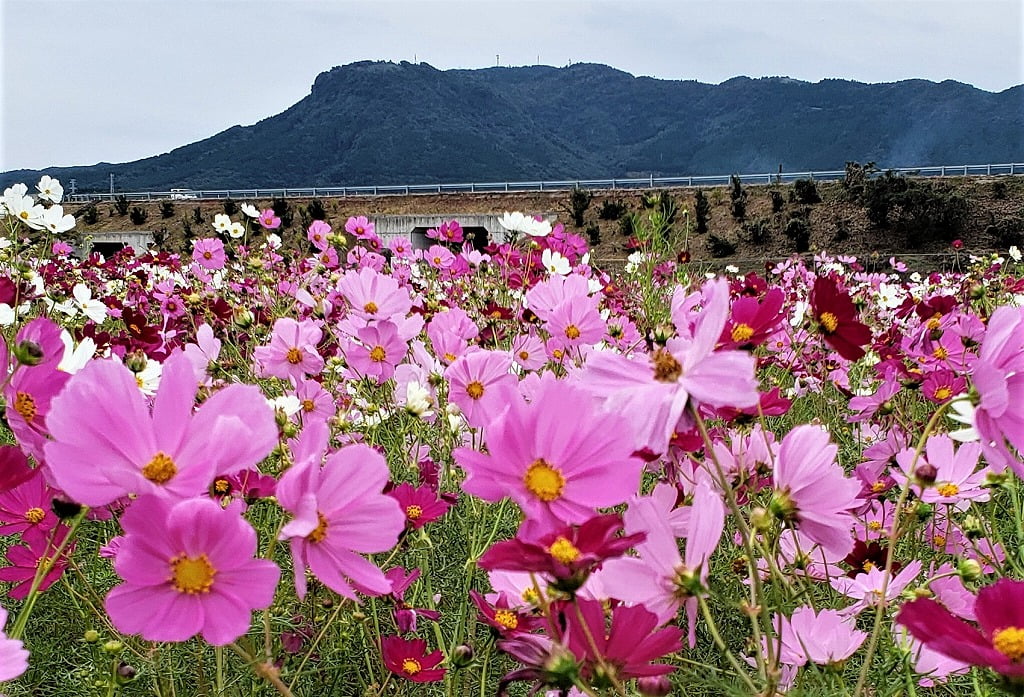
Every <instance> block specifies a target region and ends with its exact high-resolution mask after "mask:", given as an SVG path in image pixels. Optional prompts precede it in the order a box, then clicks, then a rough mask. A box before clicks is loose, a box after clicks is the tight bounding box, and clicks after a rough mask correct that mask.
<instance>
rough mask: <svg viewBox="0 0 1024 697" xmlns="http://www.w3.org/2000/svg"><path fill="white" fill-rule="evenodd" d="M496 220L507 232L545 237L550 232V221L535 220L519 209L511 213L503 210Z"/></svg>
mask: <svg viewBox="0 0 1024 697" xmlns="http://www.w3.org/2000/svg"><path fill="white" fill-rule="evenodd" d="M498 222H499V223H500V224H501V226H502V227H503V228H505V229H506V230H508V231H509V232H523V233H526V234H527V235H529V236H530V237H546V236H547V235H549V234H550V233H551V223H549V222H548V221H546V220H536V219H534V218H533V217H531V216H528V215H523V214H522V213H520V212H519V211H513V212H511V213H509V212H508V211H505V214H504V215H503V216H501V218H500V219H499V220H498Z"/></svg>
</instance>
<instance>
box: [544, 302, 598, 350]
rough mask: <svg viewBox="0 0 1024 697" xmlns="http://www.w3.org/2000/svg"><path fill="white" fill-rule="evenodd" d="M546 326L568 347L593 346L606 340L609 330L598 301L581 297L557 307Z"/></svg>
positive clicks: (549, 316)
mask: <svg viewBox="0 0 1024 697" xmlns="http://www.w3.org/2000/svg"><path fill="white" fill-rule="evenodd" d="M546 326H547V330H548V331H549V332H550V333H551V335H552V336H557V337H558V338H559V340H560V341H562V342H563V343H564V346H566V347H570V346H571V347H575V346H582V345H586V346H593V345H594V344H596V343H598V342H599V341H601V339H603V338H604V334H605V330H606V329H607V327H606V325H605V323H604V320H603V319H601V313H599V312H598V311H597V299H596V298H590V297H587V296H580V295H577V296H574V297H572V298H569V299H568V300H566V301H565V302H563V303H561V304H559V305H558V306H557V307H555V308H554V309H553V310H552V311H551V314H549V315H548V320H547V325H546Z"/></svg>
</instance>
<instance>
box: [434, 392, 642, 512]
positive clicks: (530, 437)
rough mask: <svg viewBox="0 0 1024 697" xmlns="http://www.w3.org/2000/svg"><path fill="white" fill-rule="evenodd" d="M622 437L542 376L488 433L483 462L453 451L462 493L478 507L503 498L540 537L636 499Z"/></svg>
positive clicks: (635, 477) (580, 396)
mask: <svg viewBox="0 0 1024 697" xmlns="http://www.w3.org/2000/svg"><path fill="white" fill-rule="evenodd" d="M567 415H571V416H572V419H571V420H569V421H567V420H566V416H567ZM628 433H629V424H628V423H627V422H626V420H625V418H623V417H622V416H620V415H619V414H614V413H610V412H604V411H602V410H601V408H600V406H599V405H598V403H597V401H596V400H595V399H594V398H593V397H591V396H590V395H589V394H588V393H587V392H585V391H584V390H582V389H581V388H579V387H576V386H574V385H572V384H570V383H567V382H565V381H563V380H558V379H555V378H554V377H551V376H548V377H544V378H542V379H541V381H540V384H539V385H538V387H537V390H536V392H535V393H534V395H533V401H532V402H530V403H529V404H527V403H526V402H525V401H523V400H522V399H520V398H518V397H517V398H515V399H513V400H512V401H511V402H510V403H509V406H508V411H507V412H506V413H505V414H504V416H503V417H502V418H501V419H499V420H497V421H495V422H493V423H492V424H491V425H490V426H489V427H488V431H487V451H488V452H487V454H484V453H481V452H478V451H476V450H470V449H469V448H459V449H457V450H456V451H455V453H454V456H455V460H456V462H458V464H459V465H460V466H461V467H462V468H463V469H465V470H466V473H467V475H468V476H467V478H466V481H465V482H463V484H462V488H463V489H464V490H465V491H466V492H467V493H469V494H472V495H474V496H478V497H480V498H482V499H484V500H486V501H500V500H501V499H503V498H505V497H506V496H507V497H511V498H512V500H513V501H515V502H516V503H517V504H519V506H520V508H522V509H523V512H524V513H525V515H526V517H527V518H529V519H531V520H532V521H533V522H534V523H536V524H537V525H539V529H540V531H545V530H551V529H553V528H555V527H558V526H559V524H560V523H583V522H585V521H587V520H589V519H590V518H591V517H592V516H593V514H594V508H595V507H597V508H603V507H607V506H615V505H618V504H620V503H622V502H623V501H625V500H626V499H628V498H629V497H630V496H632V495H633V494H635V493H636V490H637V488H638V486H639V484H640V472H641V470H642V469H643V462H642V461H641V460H639V459H637V458H634V457H633V456H632V453H633V444H632V438H629V437H624V434H628Z"/></svg>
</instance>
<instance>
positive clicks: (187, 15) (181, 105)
mask: <svg viewBox="0 0 1024 697" xmlns="http://www.w3.org/2000/svg"><path fill="white" fill-rule="evenodd" d="M1022 6H1024V2H1022V1H1021V0H956V1H953V0H713V1H712V0H675V1H654V0H631V1H627V0H619V1H618V2H607V1H592V2H584V1H583V0H574V1H573V0H519V1H517V0H497V1H496V0H472V1H469V2H435V1H434V0H412V1H407V2H399V1H397V0H373V1H370V2H350V1H341V0H334V1H329V0H319V1H316V0H274V1H273V2H270V1H266V0H201V1H196V0H0V44H2V47H3V49H2V53H0V77H2V81H3V89H2V90H0V115H2V121H0V126H2V127H0V171H3V170H10V169H18V168H23V167H28V168H43V167H48V166H56V165H88V164H94V163H96V162H99V161H107V162H124V161H129V160H135V159H139V158H142V157H147V156H150V155H157V154H160V153H163V152H166V151H168V150H170V149H173V148H175V147H177V146H180V145H184V144H186V143H190V142H193V141H196V140H199V139H201V138H205V137H207V136H210V135H213V134H214V133H217V132H219V131H222V130H224V129H226V128H229V127H231V126H233V125H235V124H242V125H248V124H252V123H255V122H256V121H258V120H260V119H263V118H266V117H268V116H272V115H274V114H277V113H280V112H281V111H283V110H284V109H287V108H288V107H289V106H291V105H292V104H294V103H295V102H297V101H298V100H300V99H301V98H302V97H304V96H305V95H306V94H308V93H309V88H310V86H311V85H312V83H313V80H314V79H315V78H316V76H317V74H318V73H320V72H322V71H324V70H328V69H330V68H331V67H333V66H335V65H342V64H345V63H350V62H353V61H357V60H366V59H374V60H395V61H399V60H408V61H412V60H414V59H418V60H420V61H425V62H428V63H430V64H431V65H433V66H435V67H438V68H442V69H443V68H477V67H485V66H490V65H494V64H495V61H496V60H497V58H496V56H500V61H501V64H502V65H525V64H533V63H536V62H538V61H539V62H541V63H543V64H547V65H555V66H563V65H566V64H567V63H568V62H569V61H573V62H582V61H586V62H595V63H605V64H608V65H611V66H613V67H616V68H619V69H621V70H625V71H627V72H630V73H633V74H635V75H649V76H652V77H658V78H665V79H679V80H690V79H696V80H700V81H702V82H711V83H717V82H721V81H723V80H726V79H728V78H730V77H733V76H736V75H749V76H751V77H760V76H765V75H788V76H790V77H793V78H798V79H802V80H809V81H817V80H820V79H822V78H826V77H839V78H847V79H852V80H860V81H864V82H891V81H895V80H902V79H907V78H925V79H929V80H935V81H941V80H945V79H953V80H958V81H961V82H967V83H970V84H973V85H975V86H977V87H980V88H982V89H986V90H990V91H1000V90H1003V89H1006V88H1007V87H1010V86H1013V85H1017V84H1021V83H1022V82H1024V40H1022V33H1024V12H1022Z"/></svg>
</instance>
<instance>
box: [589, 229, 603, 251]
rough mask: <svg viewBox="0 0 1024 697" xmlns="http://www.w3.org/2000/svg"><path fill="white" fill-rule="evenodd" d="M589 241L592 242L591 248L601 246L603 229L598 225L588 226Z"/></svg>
mask: <svg viewBox="0 0 1024 697" xmlns="http://www.w3.org/2000/svg"><path fill="white" fill-rule="evenodd" d="M587 239H588V240H590V246H591V247H596V246H597V245H599V244H601V228H600V227H598V226H597V225H588V226H587Z"/></svg>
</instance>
